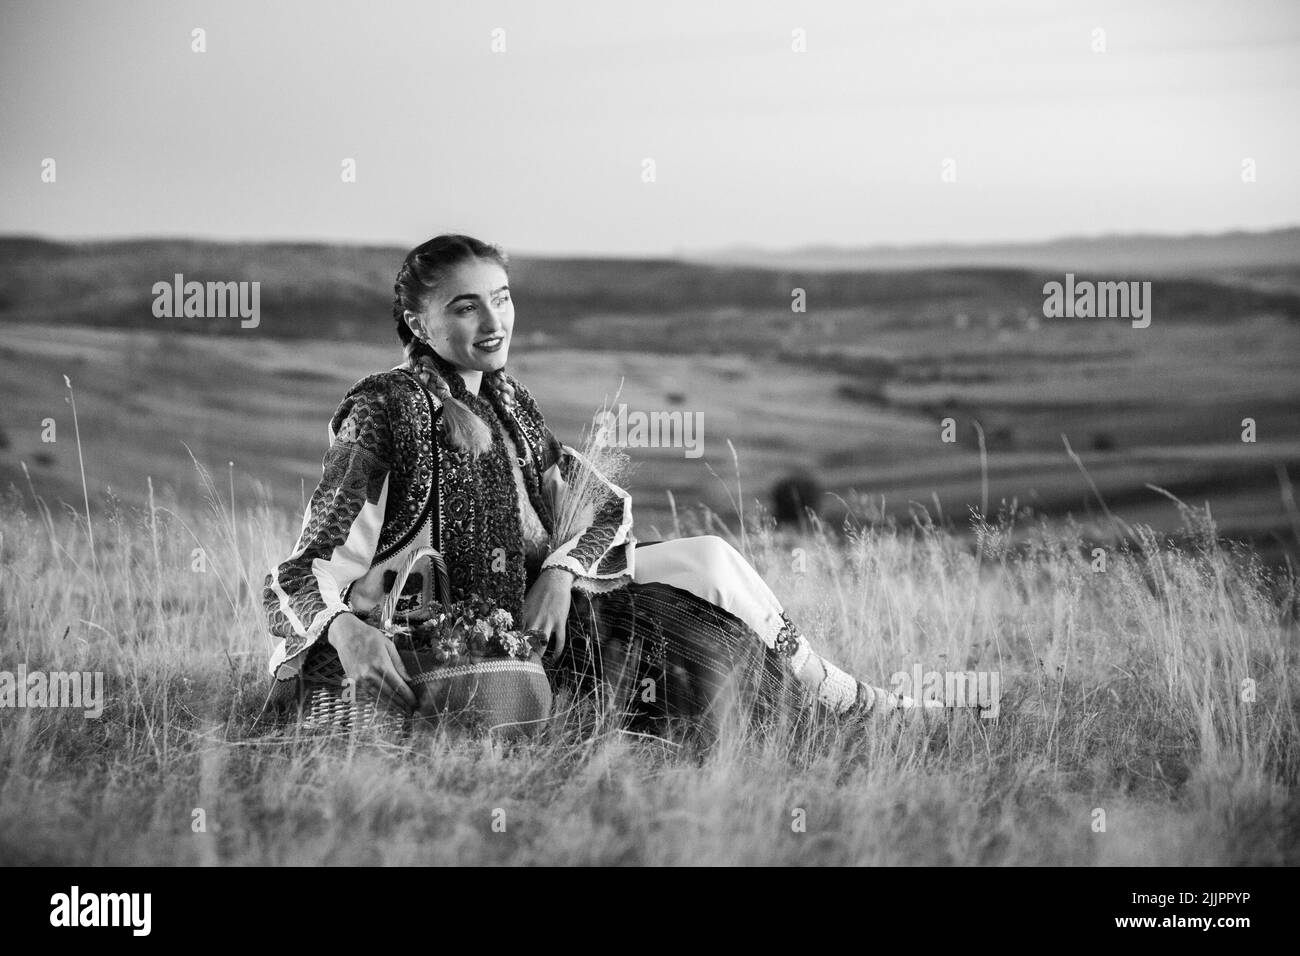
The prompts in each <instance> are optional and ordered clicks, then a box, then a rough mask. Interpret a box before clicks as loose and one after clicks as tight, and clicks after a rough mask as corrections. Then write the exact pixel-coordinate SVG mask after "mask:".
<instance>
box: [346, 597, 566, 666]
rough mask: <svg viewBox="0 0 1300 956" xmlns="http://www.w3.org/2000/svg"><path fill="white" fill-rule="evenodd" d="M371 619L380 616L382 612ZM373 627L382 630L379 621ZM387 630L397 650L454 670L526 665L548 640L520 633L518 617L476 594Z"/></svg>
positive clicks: (539, 634) (539, 633)
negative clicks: (507, 661) (499, 662)
mask: <svg viewBox="0 0 1300 956" xmlns="http://www.w3.org/2000/svg"><path fill="white" fill-rule="evenodd" d="M370 616H371V617H372V618H377V617H379V616H380V615H379V609H378V608H376V609H375V611H373V612H371V615H370ZM372 623H375V624H376V626H379V627H382V626H383V625H382V622H380V621H372ZM385 630H386V632H387V633H388V634H389V636H390V637H392V638H393V640H394V642H395V643H397V645H398V647H400V648H402V649H403V650H409V651H411V652H413V653H414V654H415V655H416V658H417V659H418V660H419V661H421V662H422V663H429V664H432V665H433V666H434V667H456V666H458V665H461V664H468V663H472V662H475V661H481V660H488V659H492V658H513V659H515V660H521V661H526V660H530V659H531V658H532V657H533V656H534V655H535V654H536V655H540V654H541V653H542V652H543V651H544V650H545V649H546V644H547V642H548V640H549V638H548V636H547V635H546V634H545V633H543V632H542V631H539V630H536V629H533V630H527V631H520V630H518V629H517V628H515V620H514V615H512V614H511V613H510V612H509V611H507V610H506V609H505V608H501V607H497V606H496V605H495V604H494V603H492V602H491V601H489V600H487V599H486V598H482V597H480V596H479V595H478V594H477V593H473V594H470V596H469V597H468V598H467V599H466V600H464V601H453V602H448V603H441V602H434V604H433V606H432V608H431V609H430V611H428V612H426V613H425V614H424V615H421V617H420V618H419V619H415V618H408V619H407V620H406V622H405V623H397V622H394V623H393V624H392V625H391V626H389V627H388V628H386V629H385Z"/></svg>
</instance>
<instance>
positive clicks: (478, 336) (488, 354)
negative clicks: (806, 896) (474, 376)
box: [406, 259, 515, 372]
mask: <svg viewBox="0 0 1300 956" xmlns="http://www.w3.org/2000/svg"><path fill="white" fill-rule="evenodd" d="M406 315H407V323H408V324H409V325H410V326H411V330H412V331H413V332H415V334H416V336H417V337H418V338H425V339H426V340H427V341H428V343H429V344H430V345H431V346H433V350H434V351H435V352H437V353H438V354H439V355H441V356H442V357H443V358H445V359H446V360H447V361H449V362H451V363H452V364H454V365H456V366H457V367H458V368H460V369H463V370H465V371H479V372H494V371H496V370H497V369H499V368H502V367H503V366H504V365H505V364H506V357H507V355H508V354H509V352H510V336H511V332H512V331H513V329H514V327H515V306H514V303H513V302H512V301H511V299H510V286H509V285H507V279H506V273H505V270H504V269H502V268H501V267H500V266H499V265H497V264H496V263H495V262H492V261H491V260H490V259H471V260H470V261H468V262H465V263H462V264H461V265H459V266H456V267H455V268H454V269H452V270H451V271H450V272H449V273H448V275H447V277H446V279H444V280H443V282H442V283H441V284H440V285H439V286H438V287H437V288H436V289H434V290H433V291H432V292H431V293H430V294H429V297H428V299H427V300H426V301H425V305H424V312H423V313H422V314H421V315H418V316H414V317H412V315H411V313H409V312H408V313H407V314H406Z"/></svg>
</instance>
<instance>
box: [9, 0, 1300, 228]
mask: <svg viewBox="0 0 1300 956" xmlns="http://www.w3.org/2000/svg"><path fill="white" fill-rule="evenodd" d="M0 10H2V11H3V12H0V120H2V122H0V131H2V134H0V174H2V176H3V178H2V180H0V231H3V232H6V233H15V232H21V233H32V232H34V233H38V234H41V235H46V236H51V237H68V238H80V237H116V236H137V235H173V236H196V237H218V238H231V239H238V238H248V239H313V240H315V239H320V240H338V241H345V242H357V243H372V242H383V243H388V242H392V243H396V244H406V245H410V244H413V243H414V242H418V241H420V240H422V239H424V238H427V237H428V236H430V235H433V234H435V233H437V232H443V231H461V232H469V233H471V234H475V235H479V236H480V237H482V238H485V239H490V240H492V241H496V242H500V243H502V244H504V245H505V247H506V248H507V249H508V250H510V251H512V252H538V253H614V254H635V253H648V254H665V253H672V252H674V251H679V250H685V251H692V250H698V249H704V248H710V247H715V246H723V245H729V244H733V243H752V244H756V245H760V246H765V247H770V248H783V247H788V246H796V245H804V244H811V243H834V244H845V245H862V244H875V243H900V244H911V243H918V242H941V241H956V242H969V241H981V240H1028V239H1037V238H1050V237H1055V236H1061V235H1078V234H1083V235H1095V234H1100V233H1106V232H1135V231H1150V232H1159V233H1180V232H1189V231H1190V232H1212V231H1220V230H1226V229H1235V228H1247V229H1258V228H1268V227H1275V226H1282V225H1292V224H1295V223H1297V222H1300V188H1298V186H1297V182H1298V179H1297V177H1298V176H1300V123H1298V122H1297V116H1300V3H1297V2H1295V0H1277V2H1270V0H1250V2H1239V0H1238V2H1226V3H1225V2H1211V0H1149V2H1142V0H1122V2H1095V3H1048V2H1041V0H1026V2H1018V0H1003V2H985V3H978V4H976V3H969V2H919V0H898V2H880V0H872V2H869V3H868V2H862V0H842V2H826V3H809V2H785V3H774V2H767V3H763V2H754V0H735V2H725V3H717V2H709V3H703V2H700V0H686V2H680V3H649V2H635V3H633V2H622V0H592V2H588V0H582V2H572V0H565V2H544V3H539V2H518V3H492V2H468V0H467V2H456V3H451V2H446V0H410V2H396V0H393V2H389V0H364V2H346V3H345V2H338V0H310V2H283V0H278V2H275V3H266V2H220V3H216V2H204V3H197V2H196V3H190V2H177V0H166V2H161V0H160V2H147V3H146V2H138V0H118V2H111V3H108V2H101V3H84V2H83V3H65V2H49V0H39V2H37V0H32V2H25V3H24V2H8V0H6V2H5V3H3V5H2V6H0ZM196 27H197V28H202V29H203V30H205V31H206V45H207V50H206V52H204V53H196V52H193V51H192V49H191V45H192V42H193V40H192V35H191V31H192V30H193V29H195V28H196ZM496 29H500V30H501V31H503V34H498V36H502V35H503V36H504V41H505V52H493V50H492V43H493V31H494V30H496ZM796 29H802V30H803V31H805V36H806V48H807V49H806V52H803V53H798V52H794V51H793V50H792V44H793V42H794V34H793V31H795V30H796ZM1097 29H1101V30H1103V31H1104V44H1105V52H1102V53H1098V52H1094V49H1093V47H1094V46H1095V45H1096V44H1097V43H1098V40H1099V37H1098V35H1097V34H1096V33H1095V32H1094V31H1095V30H1097ZM46 158H53V159H54V160H55V162H56V164H57V165H56V172H57V180H56V182H54V183H43V182H42V181H41V173H42V161H43V160H45V159H46ZM348 158H351V159H354V160H355V162H356V182H354V183H345V182H343V181H342V180H341V172H342V165H341V164H342V163H343V161H344V160H345V159H348ZM646 159H652V160H653V161H654V173H655V181H654V182H652V183H651V182H644V181H643V175H644V169H645V167H644V165H643V161H644V160H646ZM948 159H951V160H953V161H954V164H955V165H953V166H950V167H948V168H949V169H952V170H955V174H956V181H955V182H944V181H943V178H942V175H941V174H942V172H943V171H944V168H945V167H944V165H943V164H944V161H945V160H948ZM1246 159H1251V160H1253V161H1254V164H1255V170H1256V176H1257V181H1256V182H1254V183H1243V182H1242V163H1243V160H1246Z"/></svg>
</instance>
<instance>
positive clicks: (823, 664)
mask: <svg viewBox="0 0 1300 956" xmlns="http://www.w3.org/2000/svg"><path fill="white" fill-rule="evenodd" d="M781 620H782V622H783V623H782V626H781V631H780V633H778V634H777V637H776V651H777V653H778V654H780V655H781V656H782V657H784V658H785V660H786V663H787V665H788V666H789V668H790V670H791V672H792V673H793V674H794V676H795V679H796V680H798V681H799V683H801V684H802V685H803V686H804V687H806V688H808V690H810V691H812V692H813V694H814V695H816V697H817V700H818V702H819V703H821V704H823V705H824V706H826V707H829V708H830V709H831V710H832V711H833V712H834V713H837V714H844V713H848V712H849V711H860V712H862V713H869V712H870V711H871V710H872V708H873V707H874V706H875V704H876V700H877V698H878V697H880V696H881V695H882V694H884V693H885V691H882V690H879V689H877V688H873V687H871V686H869V685H867V684H864V683H862V682H861V681H859V680H857V679H856V678H855V677H853V675H851V674H848V673H846V672H844V671H843V670H841V669H840V668H838V667H836V666H835V665H834V664H832V663H831V662H830V661H828V660H826V659H825V658H824V657H822V656H820V655H819V654H817V652H815V651H814V650H813V649H812V647H811V645H809V643H808V640H807V638H805V637H804V636H803V634H801V633H800V632H799V628H798V627H796V626H795V623H794V622H793V621H792V620H790V618H789V617H787V616H786V614H785V612H784V611H782V612H781Z"/></svg>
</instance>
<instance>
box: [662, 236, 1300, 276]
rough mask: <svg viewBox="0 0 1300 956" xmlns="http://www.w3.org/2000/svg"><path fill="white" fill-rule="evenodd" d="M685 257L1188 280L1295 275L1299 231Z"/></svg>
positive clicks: (734, 249) (799, 265)
mask: <svg viewBox="0 0 1300 956" xmlns="http://www.w3.org/2000/svg"><path fill="white" fill-rule="evenodd" d="M685 258H686V260H687V261H690V262H699V263H708V264H711V265H734V266H764V267H768V268H786V269H828V270H841V271H842V270H849V271H852V270H858V269H937V268H955V267H967V266H998V267H1002V268H1025V269H1053V270H1057V269H1066V270H1073V271H1075V272H1081V271H1086V270H1100V269H1120V270H1124V271H1128V272H1134V273H1136V272H1145V273H1148V274H1160V275H1190V274H1204V273H1207V272H1219V271H1221V270H1241V269H1250V270H1256V269H1258V270H1274V269H1278V268H1284V269H1300V227H1297V228H1290V229H1277V230H1273V231H1271V232H1229V233H1222V234H1218V235H1193V236H1153V235H1130V236H1099V237H1067V238H1062V239H1054V240H1050V241H1047V242H1033V243H979V244H972V245H954V244H936V245H925V246H889V245H878V246H866V247H862V248H846V247H842V246H839V247H837V246H805V247H802V248H798V249H789V250H769V249H760V248H758V247H754V246H729V247H727V248H724V249H718V250H704V251H701V252H697V253H693V254H689V255H687V256H686V257H685ZM1148 277H1149V276H1148Z"/></svg>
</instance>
